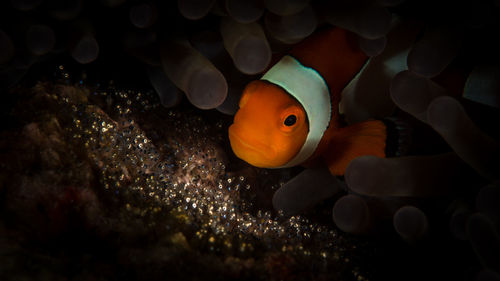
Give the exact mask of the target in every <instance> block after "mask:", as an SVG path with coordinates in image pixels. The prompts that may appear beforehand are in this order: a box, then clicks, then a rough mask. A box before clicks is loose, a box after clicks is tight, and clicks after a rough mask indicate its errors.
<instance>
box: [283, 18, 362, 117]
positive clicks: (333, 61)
mask: <svg viewBox="0 0 500 281" xmlns="http://www.w3.org/2000/svg"><path fill="white" fill-rule="evenodd" d="M290 54H291V55H292V56H293V57H295V58H297V60H299V61H300V63H301V64H302V65H304V66H306V67H311V68H313V69H315V70H316V71H317V72H318V73H320V74H321V76H322V77H323V78H324V80H325V81H326V83H327V85H328V88H329V89H330V93H331V95H332V98H333V100H334V101H336V102H337V103H338V101H339V100H340V93H341V92H342V90H343V89H344V87H345V86H346V85H347V84H348V83H349V82H350V81H351V80H352V79H353V77H354V76H356V74H357V73H358V72H359V71H360V69H361V68H362V67H363V65H364V64H365V62H366V60H367V59H368V57H367V56H366V55H365V53H363V51H361V49H360V48H359V47H358V43H357V37H356V35H355V34H354V33H352V32H349V31H347V30H344V29H341V28H338V27H330V28H327V29H325V30H322V31H319V32H317V33H315V34H313V35H312V36H310V37H308V38H307V39H305V40H304V41H302V42H300V43H299V44H297V45H296V46H294V47H293V49H292V50H291V51H290ZM334 110H336V109H334Z"/></svg>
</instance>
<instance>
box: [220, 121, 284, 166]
mask: <svg viewBox="0 0 500 281" xmlns="http://www.w3.org/2000/svg"><path fill="white" fill-rule="evenodd" d="M229 142H230V143H231V148H232V149H233V152H234V154H236V156H238V158H240V159H243V160H245V161H246V162H248V163H249V164H251V165H253V166H256V167H260V168H271V167H273V165H272V164H271V163H272V162H273V159H274V158H275V157H276V155H277V153H276V150H274V149H273V148H272V147H270V146H269V145H266V144H264V143H262V142H259V141H256V140H251V144H250V143H249V141H245V139H244V138H242V137H241V136H240V134H239V133H237V128H235V125H234V124H233V125H231V126H230V127H229Z"/></svg>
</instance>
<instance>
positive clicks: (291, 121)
mask: <svg viewBox="0 0 500 281" xmlns="http://www.w3.org/2000/svg"><path fill="white" fill-rule="evenodd" d="M295 122H297V116H295V115H293V114H292V115H288V117H287V118H286V119H285V125H286V126H292V125H293V124H295Z"/></svg>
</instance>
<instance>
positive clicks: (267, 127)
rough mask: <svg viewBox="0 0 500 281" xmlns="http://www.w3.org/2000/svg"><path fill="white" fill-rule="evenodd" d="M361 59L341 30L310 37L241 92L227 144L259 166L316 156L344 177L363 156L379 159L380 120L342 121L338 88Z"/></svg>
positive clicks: (383, 141) (383, 134)
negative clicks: (348, 168) (354, 162)
mask: <svg viewBox="0 0 500 281" xmlns="http://www.w3.org/2000/svg"><path fill="white" fill-rule="evenodd" d="M367 60H368V57H367V56H366V55H365V54H364V53H363V52H362V51H361V50H360V49H359V48H358V47H357V43H356V37H355V35H354V34H352V33H350V32H349V31H346V30H344V29H341V28H336V27H333V28H329V29H326V30H323V31H321V32H318V33H316V34H313V35H312V36H311V37H309V38H307V39H306V40H304V41H302V42H301V43H299V44H298V45H296V46H295V47H294V48H292V50H291V51H290V53H289V54H287V55H285V56H283V57H282V58H281V59H280V60H279V61H278V62H277V63H276V64H274V65H273V66H272V67H271V68H270V69H269V70H268V71H267V72H266V73H265V74H264V75H263V76H262V77H261V78H260V80H256V81H252V82H250V83H249V84H248V85H247V86H246V88H245V89H244V91H243V94H242V96H241V98H240V101H239V109H238V111H237V113H236V115H235V116H234V122H233V124H232V125H231V126H230V127H229V141H230V143H231V147H232V149H233V151H234V153H235V154H236V156H237V157H239V158H241V159H243V160H244V161H246V162H248V163H249V164H251V165H253V166H256V167H262V168H285V167H292V166H296V165H308V164H309V163H315V162H316V160H321V161H323V162H324V163H325V164H326V165H327V166H328V167H329V170H330V172H331V173H332V174H334V175H343V174H344V172H345V169H346V167H347V166H348V165H349V163H350V162H351V160H353V159H354V158H356V157H358V156H362V155H375V156H379V157H385V156H386V152H385V149H386V138H387V128H386V125H385V123H384V122H382V121H380V120H369V121H364V122H360V123H356V124H353V125H350V126H345V127H344V126H342V117H341V116H340V115H339V102H340V98H341V92H342V90H343V89H344V87H345V86H346V85H347V84H348V83H349V82H350V81H351V80H352V79H353V77H355V76H356V74H357V73H359V72H360V70H361V69H362V68H363V66H364V65H365V63H366V62H367Z"/></svg>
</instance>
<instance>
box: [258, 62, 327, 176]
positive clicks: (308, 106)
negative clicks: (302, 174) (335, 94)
mask: <svg viewBox="0 0 500 281" xmlns="http://www.w3.org/2000/svg"><path fill="white" fill-rule="evenodd" d="M261 79H262V80H267V81H269V82H271V83H273V84H275V85H278V86H280V87H281V88H283V89H284V90H285V91H286V92H287V93H289V94H290V95H292V96H293V97H294V98H295V99H297V101H298V102H299V103H300V104H301V105H302V106H303V107H304V110H305V111H306V114H307V119H308V122H309V133H308V135H307V138H306V140H305V142H304V145H303V146H302V148H301V150H300V151H299V153H297V155H296V156H295V157H294V158H293V159H292V160H290V161H289V162H288V163H287V164H285V165H284V166H281V167H279V168H285V167H293V166H296V165H299V164H301V163H303V162H304V161H306V160H307V159H308V158H309V157H310V156H311V155H312V154H313V153H314V151H316V148H317V147H318V144H319V143H320V141H321V139H322V138H323V134H324V133H325V131H326V129H327V128H328V125H329V123H330V119H331V109H332V105H331V99H330V93H329V90H328V86H327V84H326V82H325V80H324V79H323V77H322V76H321V75H320V74H319V73H318V72H317V71H316V70H314V69H312V68H310V67H306V66H304V65H302V64H301V63H300V62H299V61H298V60H297V59H295V58H294V57H292V56H288V55H287V56H284V57H283V58H282V59H281V60H280V61H279V62H278V63H277V64H275V65H274V66H273V67H272V68H271V69H269V70H268V71H267V72H266V74H264V76H262V78H261Z"/></svg>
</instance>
